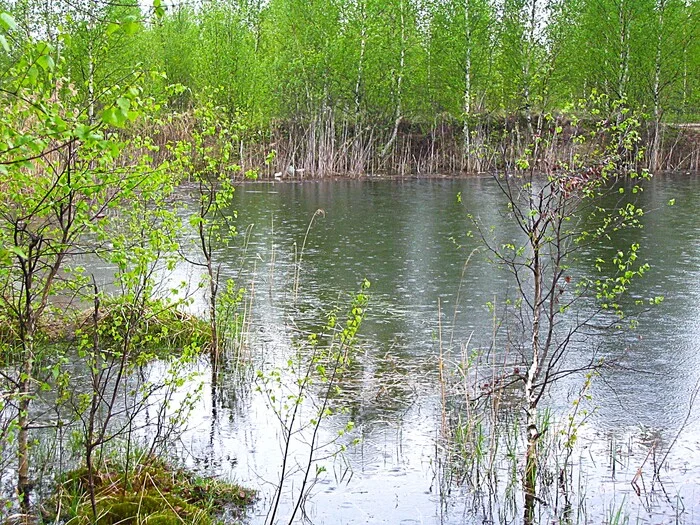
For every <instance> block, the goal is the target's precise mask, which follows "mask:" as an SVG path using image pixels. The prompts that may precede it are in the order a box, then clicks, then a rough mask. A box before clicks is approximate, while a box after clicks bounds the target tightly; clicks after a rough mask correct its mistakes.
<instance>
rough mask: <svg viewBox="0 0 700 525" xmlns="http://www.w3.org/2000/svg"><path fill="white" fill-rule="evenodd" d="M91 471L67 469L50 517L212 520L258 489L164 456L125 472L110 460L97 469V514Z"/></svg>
mask: <svg viewBox="0 0 700 525" xmlns="http://www.w3.org/2000/svg"><path fill="white" fill-rule="evenodd" d="M88 479H89V478H88V472H87V469H86V468H84V467H83V468H80V469H76V470H73V471H70V472H68V473H66V474H65V475H64V476H63V477H62V479H61V482H60V484H59V485H58V486H57V491H56V495H55V497H54V498H52V500H51V505H50V507H51V508H50V509H48V510H47V512H46V513H45V517H46V521H45V522H49V521H54V520H55V519H56V517H57V515H58V518H59V519H60V520H63V521H64V522H65V523H66V524H70V525H88V524H98V525H116V524H117V523H118V524H124V525H171V524H172V525H176V524H178V525H179V524H182V523H192V524H196V525H211V524H213V523H216V518H215V516H216V515H217V514H218V513H220V512H221V511H223V510H224V509H226V508H234V509H236V511H237V512H236V513H238V514H242V509H243V508H244V507H245V506H247V505H249V504H250V503H252V501H253V500H254V498H255V493H254V492H253V491H251V490H249V489H245V488H243V487H240V486H239V485H236V484H232V483H226V482H224V481H221V480H218V479H214V478H203V477H201V476H197V475H196V474H194V473H192V472H189V471H186V470H184V469H181V468H175V467H172V466H170V465H168V464H167V463H165V462H164V461H162V460H160V459H155V458H151V459H150V460H148V461H142V462H141V463H140V464H139V465H137V466H136V467H135V468H133V469H131V470H130V471H129V473H128V474H126V475H125V472H124V469H123V468H118V467H116V466H111V465H107V466H104V467H103V468H102V469H101V470H100V471H99V472H96V473H95V474H94V484H95V510H96V512H95V514H93V510H92V504H91V502H90V496H89V491H88V486H89V482H88Z"/></svg>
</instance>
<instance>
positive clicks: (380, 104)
mask: <svg viewBox="0 0 700 525" xmlns="http://www.w3.org/2000/svg"><path fill="white" fill-rule="evenodd" d="M129 4H130V2H126V3H124V2H103V1H96V0H82V1H78V2H72V1H71V2H68V1H62V0H58V1H43V2H35V1H31V0H20V1H17V2H3V3H0V8H2V9H3V10H7V11H8V12H10V13H12V14H13V16H14V17H15V20H17V22H18V26H19V30H16V31H14V32H13V33H12V38H13V39H22V38H26V37H29V35H33V36H37V35H39V36H41V37H42V38H45V39H47V40H48V41H49V42H54V43H55V44H58V42H57V39H58V38H59V34H62V35H63V36H62V37H61V40H62V42H61V45H60V46H58V45H57V46H56V47H57V48H59V47H60V49H61V50H62V51H61V52H62V53H63V55H64V56H65V57H66V59H67V63H68V65H69V67H68V74H69V76H70V81H71V82H72V83H73V85H74V87H75V89H77V90H78V91H80V92H81V94H82V96H83V97H85V99H88V98H91V97H92V98H96V99H98V100H97V102H98V103H99V98H100V94H101V93H105V92H107V91H108V90H109V86H111V85H112V84H113V83H115V82H117V81H119V79H120V78H123V77H124V76H126V75H128V74H129V73H130V72H132V71H133V69H134V68H137V69H138V70H140V71H142V73H143V74H144V75H149V77H148V81H147V82H145V87H146V92H147V94H150V95H157V96H159V95H163V94H164V93H165V89H166V86H168V85H171V84H179V85H181V86H183V87H184V89H182V90H180V91H178V92H177V93H176V94H173V93H170V94H168V95H167V97H168V99H169V101H170V103H171V104H172V105H173V107H174V108H175V109H176V110H180V111H184V110H188V109H191V108H192V107H193V105H196V103H197V101H200V102H201V101H203V100H205V99H206V100H208V101H212V102H213V103H214V104H215V105H216V106H217V108H219V111H220V112H222V113H225V114H226V116H227V118H230V119H231V120H232V121H234V122H236V137H235V138H236V139H239V140H238V141H237V150H238V152H237V155H238V157H240V159H239V160H240V163H241V165H242V166H243V167H244V168H250V167H257V168H260V167H262V166H263V164H264V160H265V159H267V160H268V163H267V164H268V165H270V166H269V168H267V170H266V171H265V173H266V174H267V175H268V176H269V175H272V174H273V173H274V172H278V173H281V174H282V175H287V174H288V173H289V174H297V175H301V174H304V175H305V176H315V175H322V174H328V173H351V174H361V173H366V172H370V173H371V172H377V171H388V172H394V173H416V172H422V173H425V172H456V171H460V170H466V171H469V172H473V171H487V170H491V169H494V168H498V167H502V166H501V164H502V163H503V162H504V158H505V159H508V158H512V159H515V158H517V155H518V154H521V153H522V151H521V150H522V148H523V147H525V145H526V144H528V143H530V142H531V139H532V136H533V135H534V134H541V133H543V132H546V131H549V132H554V131H558V132H559V133H560V134H561V135H562V136H563V137H564V139H566V138H567V129H569V126H570V124H571V123H572V122H574V124H575V123H576V122H577V121H576V120H573V119H572V117H571V115H570V114H569V113H568V111H569V110H571V108H572V107H574V106H575V105H576V104H577V102H578V101H579V100H581V99H587V98H589V97H590V96H591V95H592V94H594V95H595V94H598V95H605V96H606V97H607V99H608V100H609V101H611V102H610V103H611V106H612V101H615V100H619V99H625V100H626V101H627V105H629V106H631V107H632V109H640V110H642V111H643V112H644V114H645V117H646V125H645V127H644V133H645V139H646V140H645V142H646V145H647V150H648V152H647V155H646V158H645V163H646V165H647V166H649V167H651V168H652V169H655V168H665V169H693V168H695V167H697V152H695V153H693V150H694V149H696V148H694V147H693V146H692V144H693V141H694V139H697V137H696V136H695V135H696V133H697V130H696V128H694V127H693V126H688V124H689V123H691V124H692V123H694V122H697V120H698V116H699V112H700V109H699V108H700V90H699V89H698V87H697V86H698V82H699V81H700V38H699V36H700V33H699V32H700V28H699V27H698V20H699V17H698V11H699V9H700V8H699V6H698V2H696V1H693V0H690V1H684V0H547V1H544V0H497V1H490V0H310V1H307V0H304V1H302V0H270V1H263V0H220V1H211V2H207V1H204V2H185V1H183V2H172V3H170V2H168V3H167V4H166V3H161V2H160V0H157V1H156V2H154V3H152V4H151V3H146V4H143V5H139V4H138V3H136V2H134V3H133V5H129ZM66 35H67V36H68V38H66ZM14 49H17V47H15V48H14ZM2 60H7V56H6V55H5V56H3V58H2ZM154 72H158V74H157V75H156V74H154ZM577 116H578V117H582V118H584V119H585V117H586V115H577ZM186 117H187V115H186V114H185V115H181V118H180V119H179V121H178V122H176V123H175V124H174V125H172V126H170V127H169V128H168V129H164V130H161V131H163V133H165V134H166V135H168V134H170V135H172V134H177V133H182V132H186V131H187V129H188V126H189V125H191V122H189V121H188V119H187V118H186ZM570 134H571V133H569V135H570ZM169 138H172V137H169ZM270 152H273V156H275V155H276V157H277V158H276V160H275V162H270V160H271V159H270V158H269V157H268V155H269V154H270ZM504 152H505V153H506V155H503V153H504ZM296 170H303V171H302V172H297V171H296ZM243 171H245V170H243Z"/></svg>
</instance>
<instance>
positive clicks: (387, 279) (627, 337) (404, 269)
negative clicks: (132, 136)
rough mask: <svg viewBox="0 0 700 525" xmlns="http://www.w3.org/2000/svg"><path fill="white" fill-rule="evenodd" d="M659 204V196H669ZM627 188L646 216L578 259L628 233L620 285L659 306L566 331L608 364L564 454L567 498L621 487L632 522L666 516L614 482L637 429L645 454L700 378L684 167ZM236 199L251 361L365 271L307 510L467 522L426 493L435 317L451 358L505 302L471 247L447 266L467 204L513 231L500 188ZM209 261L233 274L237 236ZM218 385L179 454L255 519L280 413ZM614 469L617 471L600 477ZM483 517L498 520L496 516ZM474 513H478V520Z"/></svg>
mask: <svg viewBox="0 0 700 525" xmlns="http://www.w3.org/2000/svg"><path fill="white" fill-rule="evenodd" d="M458 193H460V194H461V199H462V204H460V203H458V200H457V194H458ZM672 198H675V206H674V207H669V206H668V201H669V200H670V199H672ZM639 200H640V205H642V206H643V207H644V208H645V209H646V210H648V213H647V214H646V215H645V216H644V218H643V226H644V227H643V229H641V230H636V231H631V232H626V233H625V234H624V235H620V236H618V237H616V238H614V239H612V241H611V245H610V246H607V247H605V246H602V247H593V248H592V249H591V251H590V252H589V254H588V256H589V257H590V258H591V260H594V259H595V257H596V256H597V254H599V253H601V252H603V251H607V250H617V249H619V248H620V247H628V246H629V244H630V243H631V242H639V243H640V244H641V245H642V257H643V258H644V257H646V258H648V259H649V261H650V263H651V264H652V269H651V271H649V272H648V274H647V275H646V276H645V278H644V279H643V280H642V281H639V282H638V283H636V285H635V293H636V294H637V295H638V297H652V296H657V295H663V296H665V300H664V302H663V303H662V304H661V305H659V306H656V307H654V308H651V309H649V310H648V311H647V312H644V313H643V314H642V315H641V317H640V324H639V327H638V328H637V329H636V330H635V331H634V332H631V333H627V332H620V333H619V334H617V335H614V336H612V337H611V336H610V334H608V335H606V337H604V338H596V337H587V338H582V339H581V340H580V341H579V342H578V343H577V346H576V348H574V350H573V351H572V359H574V360H575V359H587V356H589V355H590V353H591V351H592V350H593V349H597V350H598V351H599V352H600V354H601V355H603V356H605V357H606V358H609V359H611V360H613V361H616V362H617V363H618V364H619V365H620V366H618V367H616V368H612V369H610V370H608V371H606V373H605V374H604V376H603V377H602V378H600V379H597V380H595V381H594V383H593V387H592V396H593V401H592V405H593V406H595V410H594V411H593V413H592V415H591V416H590V418H589V420H588V422H587V424H586V426H585V427H584V428H583V429H582V435H581V440H582V441H583V442H584V443H585V445H583V446H582V448H581V451H580V455H579V457H577V462H579V463H581V464H583V465H584V466H585V467H586V468H585V469H582V472H585V473H586V476H587V477H586V479H583V480H581V483H582V484H583V486H584V489H583V495H582V497H583V498H584V499H588V500H589V501H590V503H591V505H590V508H591V509H594V510H591V511H590V512H591V514H588V515H586V516H585V517H584V521H586V520H588V521H589V522H594V523H598V522H601V521H602V520H603V519H604V518H605V517H607V516H609V515H610V511H611V510H613V509H616V508H617V506H619V505H620V504H621V503H622V502H623V499H624V501H625V504H626V505H627V508H628V509H629V510H630V512H631V513H632V515H633V516H636V515H639V516H642V517H644V516H648V517H647V518H644V519H648V520H649V521H650V522H653V523H664V522H666V521H669V520H672V518H673V516H672V514H673V511H672V509H673V508H674V505H670V504H668V502H665V503H664V502H662V501H655V502H653V503H654V504H653V505H647V503H648V501H646V500H644V498H643V497H637V496H636V495H635V493H634V492H633V491H632V490H631V488H630V482H631V477H632V476H634V473H635V471H636V468H637V467H639V466H640V464H641V462H642V460H643V459H644V457H645V456H646V455H647V454H648V452H649V447H650V446H651V445H650V441H649V440H650V436H654V437H656V438H658V445H656V446H657V447H658V449H659V451H661V450H663V448H664V446H665V445H668V444H670V443H671V442H673V441H674V439H675V437H676V434H677V433H678V432H679V430H680V429H681V427H682V426H683V425H684V424H685V423H686V418H687V416H688V412H689V409H690V407H689V404H688V403H689V396H690V393H691V391H692V389H693V386H694V385H695V383H696V381H697V380H698V377H699V376H700V374H699V371H700V352H698V350H699V349H700V348H699V347H700V342H699V341H700V315H699V314H700V312H698V304H700V301H699V299H700V297H699V296H700V287H698V284H697V283H698V282H700V279H699V277H700V275H698V274H699V273H700V223H698V221H697V220H696V217H697V216H698V215H700V179H699V178H698V177H697V176H685V175H684V176H659V177H655V178H653V179H652V180H651V181H650V182H649V183H648V184H646V186H645V191H644V192H642V193H641V194H640V195H639ZM235 207H236V209H237V210H238V212H239V219H238V226H239V230H244V229H245V228H246V227H247V226H248V225H254V228H253V230H252V234H251V236H250V244H249V246H248V252H247V253H248V256H247V263H246V264H245V265H244V266H245V272H246V273H245V274H244V276H242V277H241V280H243V281H245V282H247V283H251V282H252V283H254V286H253V287H251V286H250V285H248V286H249V288H254V289H255V299H254V311H253V324H252V328H251V337H250V345H251V348H252V350H253V355H254V360H255V366H257V367H266V366H267V367H269V366H272V365H273V364H275V363H279V362H280V360H284V359H286V358H287V357H288V356H289V355H290V352H292V351H293V350H292V349H293V345H292V341H293V339H294V338H295V334H297V333H298V332H299V331H300V332H305V331H308V330H314V329H317V328H318V327H319V326H321V325H322V323H323V322H324V321H325V319H324V313H325V312H328V311H329V310H330V309H332V308H335V307H338V308H340V309H341V310H342V308H343V307H346V306H347V305H349V304H350V299H349V297H350V294H351V293H352V292H354V291H355V290H356V289H357V288H358V286H359V283H360V282H361V279H362V278H364V277H366V278H368V279H369V280H370V281H372V290H371V297H372V298H371V306H370V311H369V314H368V316H367V319H366V322H365V324H364V325H363V329H362V334H363V338H362V344H361V346H360V349H359V351H358V355H357V357H356V359H355V362H354V364H353V366H352V368H351V370H350V371H349V373H348V374H347V376H346V377H345V378H344V379H343V384H342V388H343V394H342V397H341V398H338V399H335V400H334V403H337V405H338V406H341V405H342V406H344V407H345V408H347V412H346V413H343V414H339V415H337V416H334V417H332V418H331V419H329V420H328V422H327V424H325V426H324V432H325V436H324V439H327V440H330V439H332V437H333V436H335V435H336V434H337V431H338V430H340V429H342V428H343V427H344V425H345V423H346V422H347V421H348V420H352V421H354V422H355V423H356V425H357V430H356V432H355V434H354V436H357V437H360V438H361V443H360V444H359V445H357V446H353V447H350V448H349V449H348V451H347V452H346V453H345V455H344V456H343V459H342V460H335V461H329V462H327V463H328V473H327V475H326V476H325V477H324V478H323V479H322V481H320V482H319V484H318V485H316V487H315V488H314V489H313V497H312V498H311V499H310V500H309V501H308V504H307V506H306V508H305V511H306V512H307V513H308V516H309V518H310V519H312V520H313V521H314V522H315V523H462V522H464V521H467V522H471V521H473V520H476V519H477V518H476V517H475V513H474V510H473V509H472V508H471V507H469V505H468V504H467V503H465V502H466V499H465V498H466V496H465V498H459V497H452V498H451V499H450V500H449V501H448V502H445V501H441V498H440V494H439V490H438V485H437V483H436V471H437V467H436V457H437V456H436V449H435V447H436V437H437V433H438V431H439V424H440V391H439V388H438V385H437V378H438V375H437V355H438V346H439V345H438V341H437V339H438V333H439V331H440V329H441V331H442V334H443V338H444V339H448V337H447V334H449V339H452V340H454V342H455V348H454V352H453V353H452V354H451V355H450V357H451V358H452V359H455V360H457V359H459V355H458V354H459V351H460V349H459V345H460V344H463V343H466V342H467V341H470V347H473V348H475V347H482V348H488V347H489V346H490V345H491V342H492V321H493V320H492V316H491V313H490V312H489V310H488V309H487V308H486V306H485V305H486V303H487V302H489V301H492V302H495V303H496V304H501V303H502V302H503V301H504V300H505V298H506V295H507V291H508V285H507V282H506V280H505V277H504V275H503V274H502V273H500V272H498V271H494V269H493V266H491V265H490V263H489V262H488V261H487V257H486V256H485V254H484V253H483V252H481V253H479V254H477V255H475V256H474V257H473V258H472V260H471V261H470V263H469V266H468V267H467V269H466V271H465V273H464V278H463V280H462V271H463V266H464V262H465V260H466V259H467V257H468V256H469V254H470V253H471V251H472V250H473V249H474V248H476V247H477V246H478V241H477V240H476V239H475V238H474V237H472V236H470V235H469V230H470V229H471V226H470V222H469V221H468V220H467V218H466V213H471V214H473V215H474V216H477V217H478V218H479V219H480V220H481V221H482V223H484V224H490V225H493V226H494V228H495V230H494V232H495V235H496V236H498V237H499V238H501V239H510V238H512V236H513V235H515V232H514V229H513V225H512V224H510V223H509V222H508V220H507V219H506V218H505V217H504V216H503V215H502V213H501V211H500V210H502V209H503V198H502V196H501V195H500V193H499V191H498V189H497V188H496V186H495V185H494V184H493V183H492V181H491V180H490V179H488V178H473V179H468V180H440V181H429V182H428V181H403V182H396V181H382V182H354V181H339V182H318V183H306V184H251V185H247V186H243V187H241V188H239V189H238V190H237V193H236V200H235ZM319 209H321V210H323V211H324V213H325V216H324V217H322V218H321V217H319V218H317V219H316V220H315V222H314V224H313V226H312V228H311V229H310V234H309V237H308V239H307V242H306V246H305V249H304V252H303V258H302V259H301V262H300V263H299V259H300V249H301V246H302V244H303V243H304V233H305V232H306V230H307V226H308V223H309V221H310V220H311V218H312V216H313V215H314V213H315V212H316V210H319ZM220 255H221V257H222V258H223V260H224V262H225V267H226V272H227V273H228V274H229V275H230V276H235V275H238V273H239V269H240V267H241V263H240V259H239V257H240V248H238V249H232V250H231V251H230V252H228V253H223V254H220ZM589 262H590V261H589ZM297 263H298V264H297ZM581 264H582V265H581V267H579V268H573V269H572V272H574V273H576V272H578V273H579V274H585V273H586V272H590V271H591V266H589V265H587V264H586V262H585V261H583V262H582V263H581ZM297 269H298V271H299V275H300V286H301V292H300V294H299V305H298V308H296V309H290V308H289V307H288V306H285V305H289V303H290V301H291V299H292V297H293V294H292V288H293V285H294V275H295V271H297ZM461 280H462V282H461V291H460V294H459V304H457V292H458V289H460V281H461ZM438 300H439V301H440V304H441V310H442V314H443V316H442V326H439V323H438V318H439V314H438ZM455 312H456V313H455ZM453 318H454V319H455V322H454V324H453V323H452V320H453ZM448 350H449V349H448ZM579 389H580V379H576V378H571V380H569V381H564V382H562V384H561V385H560V388H558V389H557V390H556V391H555V392H553V394H552V398H551V399H549V400H548V404H549V405H551V406H553V407H555V408H556V409H558V410H560V411H561V410H564V409H566V407H568V406H570V402H571V399H572V396H574V395H575V394H576V392H578V390H579ZM227 391H228V392H229V394H228V403H227V404H226V406H227V408H226V409H225V410H220V411H219V412H218V415H217V417H216V418H214V417H212V411H211V409H212V407H211V406H207V407H205V408H204V409H203V410H202V411H201V413H200V412H199V411H198V414H200V415H201V417H200V419H199V420H197V421H195V422H193V427H194V428H193V431H192V432H190V434H189V437H188V439H189V440H190V442H189V443H190V447H191V450H192V451H194V455H195V457H197V458H200V460H201V459H202V458H207V461H208V462H209V463H208V464H207V468H213V469H214V470H217V471H220V472H224V473H228V474H229V475H231V476H233V477H235V478H236V479H238V480H241V481H244V482H247V483H249V484H252V485H256V486H262V487H263V498H262V500H261V502H260V504H259V506H258V508H257V510H256V511H255V512H254V516H252V518H251V521H252V522H253V523H262V522H263V521H264V519H265V510H266V505H267V504H269V500H268V499H267V498H268V496H266V494H267V493H266V492H265V487H269V485H267V483H272V484H274V483H275V482H276V481H277V479H278V475H279V465H280V457H281V452H280V445H279V443H280V428H279V424H278V422H277V421H276V420H275V418H274V417H273V416H272V415H271V412H270V409H269V407H268V406H266V403H265V402H264V399H263V398H262V397H260V395H258V394H256V392H255V391H254V390H249V391H241V390H240V383H239V382H236V381H232V382H231V383H230V384H229V385H228V386H227ZM207 402H208V403H210V400H209V401H207ZM695 412H696V413H697V410H696V411H695ZM693 415H694V414H692V415H691V417H690V419H689V421H688V422H687V424H686V425H685V427H684V428H683V432H682V433H681V434H680V436H679V438H678V442H677V443H676V444H675V446H674V448H673V450H672V451H671V454H670V456H669V458H668V459H667V462H666V465H667V468H666V469H665V470H664V476H665V479H666V480H667V483H668V485H669V486H670V488H671V490H670V492H671V494H672V495H673V497H682V498H685V500H684V505H685V508H686V512H687V516H689V517H690V521H687V522H689V523H692V522H693V516H694V517H696V518H697V517H698V516H700V503H696V502H698V501H700V498H698V497H697V496H698V494H697V489H695V488H694V487H695V486H696V484H700V444H699V443H700V424H699V422H698V421H697V418H696V417H692V416H693ZM658 459H661V458H658ZM615 465H618V466H619V468H618V469H617V470H616V471H615V476H613V466H615ZM625 465H626V468H627V470H624V469H623V468H622V467H623V466H625ZM668 488H669V487H668V486H667V489H668ZM457 492H458V489H455V494H456V493H457ZM453 496H454V494H453ZM675 506H676V507H677V505H675ZM491 512H492V514H493V515H496V516H498V515H499V512H504V511H503V510H502V509H501V510H499V509H495V510H493V509H492V511H491ZM483 513H484V511H483V509H482V510H481V511H479V512H477V513H476V514H479V515H480V516H481V518H483ZM505 514H507V512H505ZM505 514H502V515H505ZM686 519H687V518H686ZM669 522H670V521H669Z"/></svg>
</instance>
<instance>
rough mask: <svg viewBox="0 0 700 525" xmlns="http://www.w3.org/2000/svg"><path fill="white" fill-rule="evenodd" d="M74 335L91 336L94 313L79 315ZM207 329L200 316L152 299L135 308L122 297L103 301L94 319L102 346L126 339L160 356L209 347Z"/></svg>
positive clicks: (145, 350)
mask: <svg viewBox="0 0 700 525" xmlns="http://www.w3.org/2000/svg"><path fill="white" fill-rule="evenodd" d="M78 317H79V319H78V321H77V323H76V336H81V335H83V336H86V335H87V336H89V337H92V335H93V332H94V326H93V325H94V312H93V311H91V310H87V311H85V312H83V313H82V314H81V315H79V316H78ZM208 330H209V326H208V324H207V322H206V321H204V320H203V319H200V318H199V317H197V316H195V315H192V314H188V313H186V312H183V311H182V310H180V309H178V308H177V307H176V305H174V304H169V303H167V302H166V301H163V300H159V299H151V300H149V301H146V303H145V304H143V305H135V304H133V303H132V302H130V301H129V300H125V299H124V298H121V297H111V298H108V299H105V300H104V301H102V303H101V305H100V309H99V314H98V318H97V331H98V334H99V337H100V340H101V341H102V343H103V344H107V345H114V346H119V344H120V342H121V341H123V340H124V338H125V337H127V332H128V337H129V338H130V340H131V344H133V345H134V346H135V347H137V348H139V349H140V350H141V352H140V353H143V352H148V353H151V352H154V353H156V354H160V353H161V352H163V351H164V350H167V351H171V350H173V349H178V348H184V347H186V346H194V347H196V348H204V347H207V346H208V345H209V344H210V339H209V332H208Z"/></svg>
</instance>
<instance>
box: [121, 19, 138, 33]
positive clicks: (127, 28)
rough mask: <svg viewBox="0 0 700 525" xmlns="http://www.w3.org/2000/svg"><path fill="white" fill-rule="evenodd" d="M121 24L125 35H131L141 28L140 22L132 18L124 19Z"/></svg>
mask: <svg viewBox="0 0 700 525" xmlns="http://www.w3.org/2000/svg"><path fill="white" fill-rule="evenodd" d="M123 26H124V32H125V33H126V34H127V35H133V34H135V33H136V32H137V31H138V30H139V29H140V28H141V24H139V23H138V22H135V21H133V20H129V21H125V22H124V24H123Z"/></svg>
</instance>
